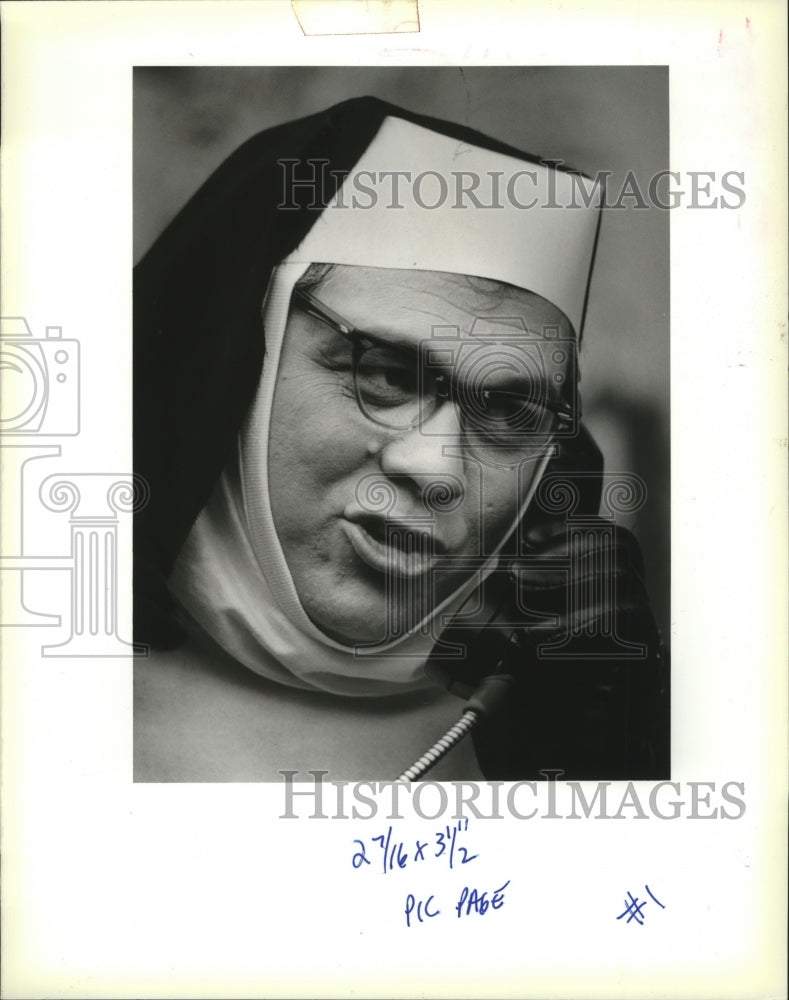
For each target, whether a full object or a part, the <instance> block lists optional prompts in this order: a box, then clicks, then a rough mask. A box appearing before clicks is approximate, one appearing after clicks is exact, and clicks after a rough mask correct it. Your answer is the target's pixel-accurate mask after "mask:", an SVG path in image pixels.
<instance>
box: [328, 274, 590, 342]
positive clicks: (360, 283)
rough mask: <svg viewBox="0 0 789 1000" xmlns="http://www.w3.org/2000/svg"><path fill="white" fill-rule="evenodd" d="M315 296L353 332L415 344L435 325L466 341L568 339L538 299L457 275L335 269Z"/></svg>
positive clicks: (558, 315)
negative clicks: (499, 335)
mask: <svg viewBox="0 0 789 1000" xmlns="http://www.w3.org/2000/svg"><path fill="white" fill-rule="evenodd" d="M315 293H316V295H317V296H318V297H319V298H320V300H321V301H322V302H323V303H325V304H326V305H327V306H329V307H330V308H331V309H333V310H334V311H335V312H337V313H339V314H340V315H341V316H342V317H343V318H344V319H346V320H348V321H349V322H350V323H352V324H353V325H354V326H355V327H357V328H358V329H361V330H364V331H365V332H367V333H371V334H376V335H378V336H384V337H385V336H387V335H389V336H391V335H393V334H395V335H396V336H397V338H398V339H399V340H403V341H406V342H413V343H418V342H419V341H421V340H422V338H424V337H427V336H431V334H432V333H433V331H434V330H435V329H436V328H439V329H440V328H441V327H456V328H457V330H458V331H459V333H460V336H461V337H469V338H473V337H474V336H475V335H478V334H480V332H483V333H485V332H489V331H490V330H491V329H494V330H496V329H500V330H502V331H503V332H504V333H505V334H506V336H507V337H508V338H511V337H512V338H516V339H517V337H518V335H519V334H520V335H523V336H528V337H529V338H534V337H537V338H539V337H542V336H543V335H544V334H545V333H546V331H547V330H550V331H551V333H550V334H549V335H550V336H556V334H557V333H558V335H559V336H560V337H562V338H570V337H572V335H573V334H572V328H571V327H570V324H569V322H568V320H567V318H566V317H565V316H564V314H563V313H562V312H561V311H560V310H559V309H557V308H556V306H554V305H552V303H550V302H548V301H547V300H546V299H543V298H541V297H540V296H539V295H535V294H534V293H533V292H529V291H527V290H525V289H522V288H516V287H514V286H512V285H505V284H502V283H499V282H493V281H490V280H488V279H486V278H475V277H472V276H468V275H463V274H448V273H445V272H442V271H418V270H390V269H387V268H376V267H356V266H350V265H336V266H334V267H333V268H332V269H331V271H330V272H329V273H328V274H327V275H326V276H325V277H324V278H323V279H322V280H321V282H320V284H319V285H318V286H317V287H316V288H315ZM524 327H525V330H524Z"/></svg>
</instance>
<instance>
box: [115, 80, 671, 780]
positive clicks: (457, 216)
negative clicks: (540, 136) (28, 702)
mask: <svg viewBox="0 0 789 1000" xmlns="http://www.w3.org/2000/svg"><path fill="white" fill-rule="evenodd" d="M602 201H603V194H602V191H601V190H600V188H599V186H598V185H597V184H595V183H594V182H593V181H591V180H589V179H588V178H584V177H583V176H582V175H581V174H578V173H576V172H574V171H571V170H567V169H557V168H556V167H555V166H554V165H553V164H551V163H550V162H548V163H543V162H542V161H540V160H538V159H535V158H534V157H530V156H527V155H526V154H524V153H521V152H519V151H517V150H515V149H512V148H509V147H507V146H504V145H502V144H501V143H499V142H497V141H495V140H492V139H489V138H487V137H485V136H483V135H481V134H479V133H477V132H473V131H471V130H469V129H467V128H465V127H460V126H456V125H453V124H450V123H447V122H441V121H436V120H433V119H428V118H425V117H422V116H419V115H415V114H412V113H410V112H406V111H403V110H402V109H399V108H396V107H394V106H391V105H388V104H385V103H384V102H381V101H379V100H377V99H373V98H360V99H354V100H351V101H347V102H345V103H343V104H340V105H338V106H336V107H333V108H330V109H329V110H328V111H325V112H322V113H320V114H316V115H313V116H311V117H309V118H306V119H303V120H300V121H296V122H290V123H287V124H284V125H281V126H278V127H276V128H272V129H269V130H267V131H266V132H263V133H261V134H259V135H257V136H254V137H253V138H252V139H250V140H249V141H248V142H246V143H245V144H244V145H243V146H241V148H240V149H238V150H237V151H236V152H235V153H234V154H233V155H232V156H230V157H229V159H228V160H227V161H226V162H225V163H224V164H223V165H222V166H220V168H219V169H218V170H217V171H216V172H215V174H214V175H213V176H212V177H211V178H210V179H209V180H208V181H207V182H206V183H205V185H204V186H203V187H202V188H201V189H200V190H199V191H198V192H197V194H196V195H195V196H194V197H193V198H192V200H191V201H190V202H189V203H188V204H187V205H186V207H185V208H184V209H183V210H182V211H181V213H180V214H179V215H178V216H177V217H176V218H175V220H174V221H173V222H172V223H171V224H170V226H169V227H168V228H167V229H166V230H165V232H164V233H163V234H162V235H161V236H160V238H159V239H158V240H157V241H156V243H155V244H154V245H153V247H152V248H151V249H150V251H149V252H148V253H147V255H146V256H145V257H144V258H143V260H142V261H141V262H140V263H139V265H138V266H137V268H136V269H135V276H134V462H135V472H136V473H137V474H138V475H140V476H142V477H144V479H145V481H146V484H147V487H148V493H149V496H150V500H149V502H148V504H147V506H146V507H145V508H144V509H143V510H142V511H141V512H139V514H138V515H136V519H135V534H134V553H135V576H134V600H135V639H136V641H138V642H141V643H144V644H145V645H146V647H147V649H148V655H147V656H146V657H143V658H140V659H139V660H138V661H137V663H136V667H135V688H134V696H135V708H134V733H135V780H137V781H200V782H203V781H277V780H281V779H280V776H279V772H280V771H282V770H288V771H296V772H298V773H299V774H301V775H303V776H304V779H305V780H308V779H309V771H310V770H313V769H316V768H318V769H321V770H323V771H326V772H328V777H329V778H330V779H331V780H334V779H348V780H359V779H394V778H397V777H398V776H400V777H403V778H404V779H406V780H414V779H416V778H418V777H421V775H422V774H423V773H425V771H426V770H427V769H428V768H431V769H432V770H431V777H433V778H436V779H440V780H455V779H482V778H498V779H521V778H523V779H532V778H536V779H539V778H540V777H541V776H542V772H544V771H548V770H552V771H554V772H555V771H557V770H561V771H563V772H564V774H565V776H566V777H568V778H590V779H615V778H647V777H653V778H657V777H661V778H663V777H668V750H667V746H668V721H667V719H668V694H667V682H666V664H665V655H664V653H663V650H662V645H661V641H660V636H659V633H658V630H657V628H656V626H655V623H654V619H653V616H652V614H651V611H650V608H649V601H648V597H647V594H646V591H645V589H644V585H643V579H642V577H643V566H642V564H641V558H640V553H639V551H638V546H637V543H636V542H635V539H634V538H633V537H632V535H630V534H629V533H628V532H627V531H625V530H624V529H621V528H618V527H616V526H612V525H610V524H603V523H602V519H600V520H601V531H599V532H595V531H589V532H587V533H586V535H585V539H586V540H585V541H584V542H583V543H582V544H585V545H586V546H587V547H588V549H589V551H588V552H586V551H584V552H582V553H581V555H580V558H577V557H578V552H575V553H574V556H575V558H573V559H572V560H569V558H568V544H569V543H568V538H569V536H568V532H567V525H566V517H562V516H560V515H557V514H556V512H555V508H552V507H551V505H550V504H547V503H545V502H542V503H541V502H540V496H541V494H540V490H541V485H543V486H544V484H545V482H546V481H547V478H551V479H552V480H553V481H554V482H555V479H556V476H557V474H561V475H563V476H565V477H566V478H567V481H568V482H569V483H570V485H571V486H572V485H573V481H574V480H575V486H576V487H577V492H578V496H579V497H580V498H581V499H580V501H579V502H580V503H582V505H583V507H584V511H585V513H586V514H588V515H589V516H590V517H591V518H595V517H596V515H597V505H598V503H599V482H600V474H601V472H602V457H601V455H600V452H599V450H598V449H597V447H596V445H595V444H594V442H593V441H592V439H591V437H590V435H589V434H588V432H587V431H586V429H585V428H584V425H583V423H582V422H581V409H580V395H579V391H578V380H579V371H578V347H579V344H580V340H581V335H582V330H583V320H584V312H585V308H586V301H587V297H588V292H589V284H590V280H591V275H592V269H593V261H594V255H595V248H596V243H597V237H598V230H599V226H600V215H601V205H602ZM576 513H577V511H576ZM601 539H602V541H601ZM595 546H596V547H597V549H598V550H599V549H600V548H601V547H604V548H605V552H606V558H604V559H601V558H595ZM568 565H570V567H571V571H568V569H567V567H568ZM572 567H575V571H572ZM578 567H582V569H581V571H580V572H579V571H578ZM583 567H585V568H583ZM603 577H604V578H603ZM579 595H580V598H579ZM612 630H613V632H612ZM571 633H573V634H576V635H577V634H580V633H583V634H584V635H585V637H586V641H585V643H584V644H583V649H582V651H581V653H580V654H577V655H576V654H575V653H574V652H573V646H572V643H570V644H569V645H568V644H567V642H566V641H565V640H567V638H568V636H570V635H571ZM612 634H615V635H616V638H617V641H618V642H619V648H618V651H617V654H616V656H614V657H613V658H606V655H605V650H606V649H609V648H610V639H611V635H612ZM598 640H599V646H596V645H595V643H596V642H597V641H598ZM563 642H564V645H562V643H563ZM590 644H591V645H590ZM551 648H552V649H554V650H556V649H557V648H564V649H565V653H564V654H563V655H562V656H558V657H557V655H556V654H555V653H554V655H549V656H545V655H543V653H544V651H545V650H546V649H551ZM579 648H580V647H579ZM623 649H624V650H630V653H629V655H623V654H622V650H623ZM590 650H591V653H590ZM467 733H470V736H469V737H468V738H465V737H466V735H467ZM409 765H410V766H409Z"/></svg>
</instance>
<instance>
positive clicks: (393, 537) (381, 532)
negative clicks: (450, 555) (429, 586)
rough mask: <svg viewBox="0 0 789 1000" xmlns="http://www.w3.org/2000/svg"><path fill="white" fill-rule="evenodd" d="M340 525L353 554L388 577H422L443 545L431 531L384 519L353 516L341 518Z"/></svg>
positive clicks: (434, 560)
mask: <svg viewBox="0 0 789 1000" xmlns="http://www.w3.org/2000/svg"><path fill="white" fill-rule="evenodd" d="M341 526H342V529H343V531H344V532H345V535H346V537H347V538H348V540H349V542H350V543H351V545H352V546H353V549H354V551H355V552H356V554H357V556H359V558H360V559H361V560H362V561H363V562H365V563H366V564H367V565H368V566H370V567H372V568H373V569H375V570H378V572H379V573H383V574H385V575H388V576H391V577H400V578H402V579H415V578H417V577H420V576H424V575H425V574H426V573H428V572H429V571H430V569H432V567H433V566H435V564H436V562H437V560H438V555H439V551H438V550H439V549H442V548H443V546H441V545H440V544H439V543H437V540H436V539H435V538H434V536H433V534H432V533H431V532H429V531H425V530H424V529H422V528H415V527H413V526H412V525H407V524H404V523H403V522H398V521H392V520H389V519H387V518H381V517H375V516H366V515H356V516H354V517H353V518H345V519H343V521H342V522H341Z"/></svg>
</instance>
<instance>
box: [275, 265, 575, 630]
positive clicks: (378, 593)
mask: <svg viewBox="0 0 789 1000" xmlns="http://www.w3.org/2000/svg"><path fill="white" fill-rule="evenodd" d="M309 291H310V293H311V294H312V295H313V296H314V297H315V299H316V300H318V301H319V302H320V304H321V305H323V306H326V307H328V308H329V310H331V311H332V312H333V313H335V314H338V315H339V316H340V317H342V318H343V319H344V320H346V321H347V322H348V323H350V324H352V325H353V327H354V328H355V329H356V330H357V331H363V332H364V333H365V334H369V339H367V340H365V341H364V342H363V343H364V345H365V346H366V353H365V354H364V356H363V358H362V359H361V360H359V362H358V368H357V379H356V383H354V378H353V374H352V368H353V354H354V350H353V347H352V345H351V343H350V342H349V341H348V339H346V338H345V337H343V336H342V335H341V334H340V333H337V332H335V331H333V330H332V329H331V328H330V326H328V325H327V324H326V323H325V322H323V321H321V320H320V319H319V318H317V317H316V316H315V315H311V314H310V313H309V312H308V311H307V310H306V309H304V308H303V307H302V306H300V305H299V304H298V303H297V302H296V301H295V300H294V302H293V303H292V305H291V311H290V315H289V319H288V325H287V329H286V332H285V339H284V342H283V348H282V355H281V359H280V365H279V371H278V376H277V383H276V389H275V394H274V401H273V408H272V414H271V428H270V436H269V492H270V502H271V508H272V514H273V518H274V525H275V528H276V531H277V534H278V536H279V541H280V545H281V547H282V550H283V553H284V556H285V559H286V561H287V564H288V568H289V570H290V573H291V576H292V578H293V582H294V585H295V587H296V591H297V593H298V595H299V598H300V600H301V604H302V606H303V608H304V610H305V612H306V613H307V614H308V615H309V617H310V618H311V619H312V621H313V622H314V623H315V624H316V625H317V626H318V627H319V628H320V629H321V630H322V631H324V632H325V633H326V634H327V635H330V636H331V637H333V638H335V639H337V640H339V641H341V642H344V643H346V644H347V645H351V646H353V645H356V644H369V643H378V642H382V641H386V640H388V639H392V638H395V637H398V636H399V635H402V634H403V632H404V631H407V630H408V629H410V628H413V627H415V626H416V625H417V624H418V623H419V622H420V621H421V620H422V619H423V618H425V617H426V616H427V615H428V614H429V613H430V611H431V610H432V609H433V608H434V607H435V606H436V605H437V604H438V603H440V602H441V601H443V600H444V599H445V598H446V597H448V596H449V595H450V594H452V593H453V592H454V591H455V590H456V589H457V588H458V587H459V586H460V584H461V583H462V582H463V581H464V580H465V579H467V578H468V576H469V575H470V573H471V572H472V568H473V567H474V566H476V565H481V564H482V563H484V562H485V561H486V558H487V557H489V556H490V554H492V553H493V552H494V551H495V550H496V548H497V547H498V546H499V545H500V544H501V542H502V541H503V540H504V538H505V537H506V536H507V535H508V534H509V533H510V532H511V531H512V529H513V527H514V525H515V523H516V520H517V518H518V517H519V515H520V513H521V512H522V507H523V503H524V498H525V497H526V496H527V494H528V492H529V488H530V487H531V485H532V482H533V480H534V477H535V474H536V472H537V469H538V468H540V467H541V466H542V464H543V463H542V456H543V455H544V454H545V451H546V447H547V440H548V439H547V438H546V436H545V433H544V428H545V425H544V424H542V423H541V424H540V434H539V436H535V435H534V434H531V435H530V436H529V434H527V432H526V431H524V430H523V428H524V426H526V425H525V424H524V423H523V419H522V417H523V413H524V404H523V400H524V399H526V398H530V399H533V398H534V392H535V381H540V382H541V385H540V386H539V387H538V388H539V389H540V391H541V392H543V393H547V394H548V397H549V398H550V399H554V398H555V397H556V395H557V393H556V386H557V385H561V384H562V382H566V380H567V379H568V377H570V374H571V370H572V368H571V353H572V352H571V350H568V349H567V347H568V344H570V343H571V341H570V338H571V336H572V332H571V330H570V327H569V324H568V322H567V320H566V319H565V317H564V316H563V314H562V313H561V312H559V310H557V309H556V308H555V307H554V306H552V305H551V304H550V303H548V302H546V301H545V300H544V299H542V298H540V297H539V296H536V295H534V294H532V293H530V292H526V291H523V290H521V289H516V288H512V287H504V288H502V287H501V286H496V287H495V289H494V288H493V286H492V283H491V282H486V281H483V280H482V279H474V278H466V277H465V276H463V275H451V274H443V273H438V272H428V271H393V270H385V269H380V268H367V267H349V266H337V267H335V268H333V269H332V270H331V271H330V273H329V274H328V275H327V276H326V277H325V278H324V279H323V280H322V281H321V282H320V283H319V284H318V285H316V286H313V287H310V289H309ZM546 329H548V330H550V331H551V333H550V334H549V335H548V338H549V339H546V337H545V336H544V332H545V331H546ZM557 335H558V337H559V338H560V339H561V342H562V346H563V348H564V350H563V351H557V345H556V339H555V338H556V336H557ZM377 359H386V366H384V365H382V364H379V362H378V360H377ZM414 373H416V374H414ZM414 378H416V380H417V382H418V386H416V387H415V385H416V384H415V383H414V381H413V380H414ZM409 379H410V380H411V381H410V382H409V381H408V380H409ZM355 385H356V386H361V392H362V394H363V399H362V406H363V407H364V412H363V410H362V408H360V405H359V399H358V396H357V391H356V390H355ZM450 385H451V386H452V389H451V391H447V387H448V386H450ZM412 397H413V398H415V399H417V401H418V402H417V404H416V406H414V405H411V406H409V405H404V401H405V400H407V399H411V398H412ZM480 407H482V408H483V409H485V408H486V407H487V408H489V410H490V413H489V414H487V413H486V415H485V419H483V420H482V421H480V419H478V418H479V413H480ZM420 415H421V422H420V420H419V419H417V418H418V417H420ZM488 416H490V419H487V417H488ZM549 419H550V418H549ZM513 420H514V423H512V421H513ZM508 421H509V422H510V423H508ZM511 423H512V426H515V427H516V430H517V433H515V434H513V433H512V432H509V433H504V431H503V430H502V428H504V430H506V429H507V428H509V427H510V425H511ZM529 426H536V425H532V424H529ZM502 442H505V444H502ZM513 442H515V443H514V444H513Z"/></svg>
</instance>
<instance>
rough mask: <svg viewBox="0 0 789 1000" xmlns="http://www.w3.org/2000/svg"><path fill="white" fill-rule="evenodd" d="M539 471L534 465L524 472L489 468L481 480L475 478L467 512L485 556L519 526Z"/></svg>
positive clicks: (468, 497) (465, 506)
mask: <svg viewBox="0 0 789 1000" xmlns="http://www.w3.org/2000/svg"><path fill="white" fill-rule="evenodd" d="M536 471H537V469H536V467H535V466H534V465H531V464H530V465H528V466H526V467H524V468H523V469H521V470H518V469H500V468H491V467H487V468H485V469H483V470H482V475H481V477H480V476H479V475H477V477H475V478H476V483H475V485H474V488H473V489H470V490H469V494H468V496H467V502H466V504H465V505H464V513H465V517H466V522H467V526H468V528H469V530H470V532H473V534H474V535H476V537H477V538H478V539H479V541H480V542H481V543H482V547H483V552H484V553H485V554H488V555H489V554H490V553H491V552H493V550H494V549H495V548H496V547H497V546H498V545H499V544H500V543H501V542H502V541H503V540H504V538H505V537H506V536H507V535H508V534H509V533H510V532H511V531H512V530H513V528H514V527H515V524H516V522H517V521H518V519H519V518H520V516H521V510H522V507H523V504H524V500H525V498H526V497H527V496H528V494H529V490H530V488H531V486H532V484H533V482H534V479H535V475H536ZM480 533H481V534H482V535H483V537H482V538H481V539H480V538H479V536H480Z"/></svg>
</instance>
